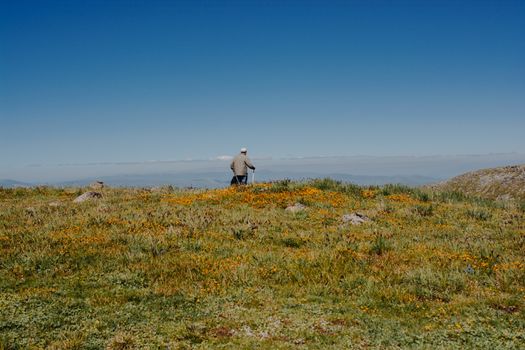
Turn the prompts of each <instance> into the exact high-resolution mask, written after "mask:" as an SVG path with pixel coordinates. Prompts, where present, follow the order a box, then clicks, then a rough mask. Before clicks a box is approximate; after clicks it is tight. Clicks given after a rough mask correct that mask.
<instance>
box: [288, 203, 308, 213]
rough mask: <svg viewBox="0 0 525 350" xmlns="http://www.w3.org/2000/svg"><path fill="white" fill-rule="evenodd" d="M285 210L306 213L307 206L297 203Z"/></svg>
mask: <svg viewBox="0 0 525 350" xmlns="http://www.w3.org/2000/svg"><path fill="white" fill-rule="evenodd" d="M285 210H286V211H289V212H291V213H298V212H300V211H305V210H306V205H304V204H301V203H295V204H294V205H289V206H288V207H286V209H285Z"/></svg>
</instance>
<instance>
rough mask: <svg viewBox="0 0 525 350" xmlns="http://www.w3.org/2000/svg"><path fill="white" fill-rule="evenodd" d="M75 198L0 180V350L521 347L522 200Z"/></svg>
mask: <svg viewBox="0 0 525 350" xmlns="http://www.w3.org/2000/svg"><path fill="white" fill-rule="evenodd" d="M84 191H86V189H82V188H49V187H39V188H31V189H23V188H18V189H0V349H208V348H216V349H220V348H222V349H231V348H241V349H255V348H257V349H292V348H293V349H296V348H297V349H327V348H334V349H353V348H355V349H396V348H415V349H425V348H426V349H451V348H467V349H468V348H471V349H489V348H490V349H500V348H501V349H519V348H524V347H525V254H524V252H525V220H524V218H525V205H523V203H519V202H497V201H492V200H483V199H479V198H474V197H468V196H464V195H462V194H460V193H457V192H440V191H435V190H422V189H414V188H409V187H405V186H399V185H387V186H382V187H358V186H355V185H352V184H344V183H339V182H336V181H332V180H329V179H324V180H311V181H304V182H291V181H287V180H283V181H280V182H275V183H266V184H264V183H263V184H258V185H254V186H246V187H240V188H223V189H215V190H205V189H177V188H171V187H165V188H162V189H160V190H156V191H151V190H149V189H138V188H109V189H104V190H103V191H102V192H103V197H102V198H101V199H96V200H92V201H88V202H84V203H72V200H73V199H74V198H75V197H77V196H78V195H79V194H81V193H83V192H84ZM294 203H302V204H303V205H305V206H306V210H303V211H298V212H295V213H292V212H289V211H286V210H285V208H286V207H287V206H289V205H292V204H294ZM355 212H359V213H361V214H363V215H366V216H367V217H368V218H369V219H370V220H369V221H368V222H365V223H363V224H361V225H352V224H351V223H345V222H343V220H342V217H343V215H345V214H351V213H355Z"/></svg>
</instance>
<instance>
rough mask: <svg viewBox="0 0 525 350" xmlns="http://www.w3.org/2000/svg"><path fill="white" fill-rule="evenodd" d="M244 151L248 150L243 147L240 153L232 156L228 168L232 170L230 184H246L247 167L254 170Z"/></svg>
mask: <svg viewBox="0 0 525 350" xmlns="http://www.w3.org/2000/svg"><path fill="white" fill-rule="evenodd" d="M246 153H248V150H247V149H246V148H244V147H243V148H241V153H239V154H238V155H236V156H235V158H233V160H232V162H231V164H230V168H231V170H232V171H233V178H232V180H231V182H230V185H246V184H247V183H248V168H250V169H252V170H254V171H255V167H254V166H253V164H252V162H251V161H250V158H248V156H247V155H246Z"/></svg>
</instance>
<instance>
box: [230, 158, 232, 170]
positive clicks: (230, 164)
mask: <svg viewBox="0 0 525 350" xmlns="http://www.w3.org/2000/svg"><path fill="white" fill-rule="evenodd" d="M230 169H231V170H232V171H233V160H232V162H231V163H230Z"/></svg>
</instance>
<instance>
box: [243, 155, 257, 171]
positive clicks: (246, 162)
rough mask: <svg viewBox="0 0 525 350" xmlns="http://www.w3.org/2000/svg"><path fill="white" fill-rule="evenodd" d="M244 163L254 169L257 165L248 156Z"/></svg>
mask: <svg viewBox="0 0 525 350" xmlns="http://www.w3.org/2000/svg"><path fill="white" fill-rule="evenodd" d="M244 164H246V166H247V167H248V168H250V169H252V170H255V167H254V166H253V164H252V162H251V161H250V158H248V157H246V159H245V160H244Z"/></svg>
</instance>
